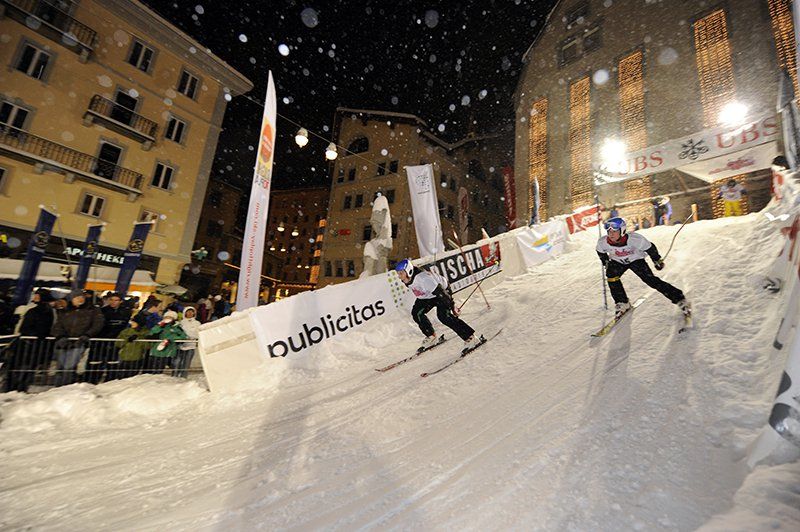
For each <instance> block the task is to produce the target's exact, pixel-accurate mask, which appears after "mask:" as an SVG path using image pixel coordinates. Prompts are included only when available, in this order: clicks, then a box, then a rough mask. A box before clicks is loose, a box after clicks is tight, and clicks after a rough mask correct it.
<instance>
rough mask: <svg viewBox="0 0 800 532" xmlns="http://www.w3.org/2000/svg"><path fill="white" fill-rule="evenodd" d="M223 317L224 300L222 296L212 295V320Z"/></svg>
mask: <svg viewBox="0 0 800 532" xmlns="http://www.w3.org/2000/svg"><path fill="white" fill-rule="evenodd" d="M224 317H225V300H224V299H222V296H221V295H219V294H217V295H215V296H214V314H213V315H212V316H211V319H212V320H218V319H220V318H224Z"/></svg>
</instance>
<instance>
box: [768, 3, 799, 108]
mask: <svg viewBox="0 0 800 532" xmlns="http://www.w3.org/2000/svg"><path fill="white" fill-rule="evenodd" d="M768 3H769V16H770V21H771V22H772V36H773V37H774V38H775V48H776V49H777V50H776V51H777V53H778V65H779V66H780V67H781V68H782V69H786V70H788V71H789V75H790V76H791V77H792V82H793V83H794V92H795V94H798V93H799V92H800V90H799V88H798V83H797V53H796V51H795V42H794V24H793V23H792V8H791V5H790V3H789V2H788V1H787V0H769V1H768Z"/></svg>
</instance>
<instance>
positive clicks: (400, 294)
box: [198, 219, 569, 393]
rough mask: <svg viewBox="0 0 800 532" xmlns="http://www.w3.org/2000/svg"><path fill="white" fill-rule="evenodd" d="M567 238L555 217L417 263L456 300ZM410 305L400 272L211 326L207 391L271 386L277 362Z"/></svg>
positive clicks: (202, 347)
mask: <svg viewBox="0 0 800 532" xmlns="http://www.w3.org/2000/svg"><path fill="white" fill-rule="evenodd" d="M568 239H569V231H568V229H567V223H566V221H565V220H563V219H562V220H555V221H551V222H548V223H545V224H540V225H536V226H533V227H523V228H519V229H515V230H513V231H510V232H508V233H504V234H502V235H498V236H496V237H493V238H490V239H487V240H483V241H481V242H478V243H477V244H474V245H470V246H466V247H465V248H464V249H463V250H456V251H451V252H448V253H446V254H443V255H442V256H439V257H424V258H422V259H419V260H417V261H414V262H415V264H416V265H418V266H423V267H434V266H435V267H437V268H438V269H439V270H440V271H441V272H442V273H445V274H446V275H447V277H448V280H449V282H450V284H451V286H452V287H453V289H454V290H455V291H458V290H463V291H462V292H460V293H459V294H458V295H457V299H462V300H463V298H466V297H467V296H468V295H469V293H470V292H471V290H472V288H471V287H472V286H474V285H475V284H477V283H478V282H480V283H481V286H482V287H483V288H485V289H488V288H491V287H493V286H496V285H497V284H499V283H501V282H502V281H503V280H504V279H506V278H509V277H515V276H517V275H520V274H523V273H525V272H526V271H527V270H528V268H531V267H533V266H536V265H537V264H541V263H542V262H544V261H546V260H549V259H551V258H553V257H556V256H558V255H560V254H561V253H564V252H565V251H566V243H567V240H568ZM412 303H413V296H412V295H411V293H410V292H409V290H408V289H407V288H406V287H405V285H403V283H402V282H400V280H399V278H398V277H397V275H396V274H395V273H394V272H386V273H383V274H380V275H375V276H371V277H366V278H363V279H356V280H353V281H349V282H347V283H342V284H337V285H331V286H326V287H325V288H322V289H320V290H315V291H311V292H303V293H300V294H297V295H295V296H292V297H289V298H286V299H282V300H280V301H277V302H275V303H271V304H269V305H263V306H260V307H257V308H252V309H248V310H246V311H244V312H235V313H234V314H233V315H231V316H228V317H226V318H224V319H221V320H218V321H214V322H211V323H207V324H205V325H203V326H202V328H201V330H200V339H199V342H198V349H199V352H200V360H201V361H202V364H203V369H204V371H205V374H206V379H207V381H208V384H209V388H210V389H211V391H212V392H215V393H217V392H238V391H241V390H243V389H249V388H253V387H255V388H263V387H265V386H269V385H270V384H269V383H270V382H271V374H272V373H274V370H275V366H274V364H275V362H276V361H275V359H276V358H281V357H291V358H298V357H307V356H308V354H309V353H310V352H312V350H314V349H317V348H318V347H320V346H324V345H325V344H326V343H328V342H330V341H333V340H334V339H335V338H334V337H336V339H338V338H341V337H342V336H343V335H346V334H348V333H349V332H350V331H352V330H355V329H358V328H359V327H361V326H362V325H364V324H365V323H366V322H368V321H370V322H372V321H373V320H376V321H381V320H385V319H386V318H387V317H389V316H391V315H392V314H394V313H395V312H398V311H400V312H404V313H408V312H409V311H410V309H411V305H412ZM408 319H410V316H409V318H408Z"/></svg>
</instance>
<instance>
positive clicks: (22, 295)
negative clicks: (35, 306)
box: [14, 206, 58, 307]
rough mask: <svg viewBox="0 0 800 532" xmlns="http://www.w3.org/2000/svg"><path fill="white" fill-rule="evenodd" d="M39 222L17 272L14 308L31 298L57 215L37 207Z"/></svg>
mask: <svg viewBox="0 0 800 532" xmlns="http://www.w3.org/2000/svg"><path fill="white" fill-rule="evenodd" d="M39 208H40V209H41V210H40V211H39V221H38V222H37V223H36V229H34V231H33V235H31V239H30V241H29V242H28V252H27V253H25V262H24V263H23V264H22V270H21V271H20V272H19V279H17V287H16V290H15V291H14V307H17V306H19V305H25V304H27V303H28V301H29V300H30V298H31V291H32V290H33V284H34V281H35V280H36V274H37V273H38V271H39V264H40V263H41V262H42V257H43V256H44V250H45V248H47V242H48V241H49V240H50V235H51V234H52V232H53V225H55V223H56V218H58V215H57V214H54V213H52V212H50V211H48V210H47V209H45V208H44V207H43V206H40V207H39Z"/></svg>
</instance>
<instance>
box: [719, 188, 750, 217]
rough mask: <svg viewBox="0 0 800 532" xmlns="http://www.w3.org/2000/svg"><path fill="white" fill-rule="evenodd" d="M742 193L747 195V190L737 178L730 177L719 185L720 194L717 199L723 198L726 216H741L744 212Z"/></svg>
mask: <svg viewBox="0 0 800 532" xmlns="http://www.w3.org/2000/svg"><path fill="white" fill-rule="evenodd" d="M742 195H747V190H745V188H744V187H743V186H742V185H741V184H740V183H737V182H736V180H735V179H729V180H728V182H727V183H726V184H724V185H722V186H721V187H719V194H717V199H722V201H723V204H724V208H725V216H741V215H742V214H744V209H742Z"/></svg>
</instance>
